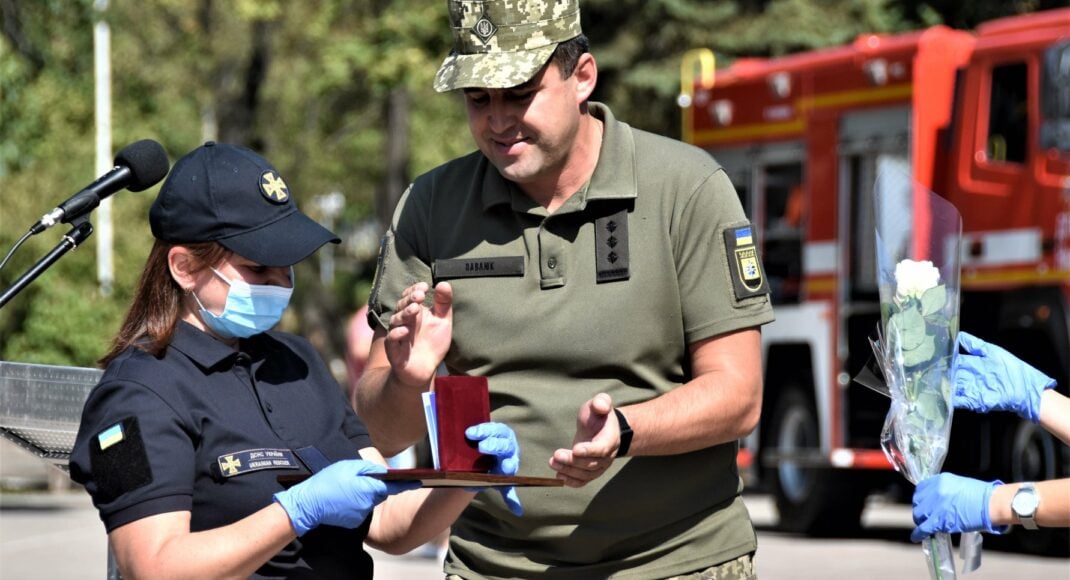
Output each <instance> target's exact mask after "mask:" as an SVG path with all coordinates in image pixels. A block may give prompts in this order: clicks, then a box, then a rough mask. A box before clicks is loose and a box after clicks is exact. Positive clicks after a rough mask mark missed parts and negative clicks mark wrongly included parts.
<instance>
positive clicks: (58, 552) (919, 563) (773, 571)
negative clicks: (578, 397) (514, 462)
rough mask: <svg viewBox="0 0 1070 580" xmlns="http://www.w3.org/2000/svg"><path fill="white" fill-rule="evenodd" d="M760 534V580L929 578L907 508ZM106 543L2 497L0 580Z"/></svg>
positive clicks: (1008, 558) (58, 572)
mask: <svg viewBox="0 0 1070 580" xmlns="http://www.w3.org/2000/svg"><path fill="white" fill-rule="evenodd" d="M746 499H747V505H748V508H749V509H750V510H751V514H752V517H753V519H754V521H755V524H756V525H757V526H758V528H759V532H758V538H759V550H758V558H757V566H758V573H759V577H760V578H763V579H768V578H772V579H777V578H790V579H793V580H794V579H810V578H812V579H826V578H837V579H838V578H864V579H866V580H869V579H883V578H887V579H900V578H918V579H924V578H926V577H927V575H926V571H925V564H924V558H923V556H922V554H921V548H920V547H919V546H917V545H915V544H911V543H910V542H909V541H908V539H907V537H908V536H909V530H910V527H911V521H910V511H909V508H907V507H906V506H902V505H885V504H881V503H879V502H874V503H872V504H871V505H870V506H869V507H868V508H867V510H866V514H865V516H864V523H865V530H864V531H863V534H862V535H861V536H860V537H857V538H839V539H812V538H802V537H798V536H793V535H789V534H782V533H779V532H776V531H773V530H772V529H771V527H770V526H771V525H772V524H773V523H775V521H776V514H775V510H774V509H773V506H772V502H771V501H770V499H769V498H768V497H765V496H748V497H747V498H746ZM106 544H107V540H106V538H105V536H104V531H103V528H102V526H101V524H100V521H99V520H98V519H97V516H96V511H95V510H94V509H93V507H92V505H91V504H90V503H89V499H88V496H86V495H85V494H84V493H82V492H79V491H73V492H68V493H62V494H40V493H35V494H10V493H8V494H2V495H0V579H3V580H36V579H41V580H64V579H83V578H104V577H105V576H106V570H107V557H106ZM374 557H375V560H376V569H377V574H376V577H377V578H378V579H380V580H420V579H432V578H442V573H441V567H440V565H439V564H438V562H436V561H433V560H429V559H426V558H422V557H419V556H418V555H416V554H410V555H406V556H400V557H399V556H389V555H386V554H382V553H374ZM965 578H968V579H969V580H986V579H993V580H1011V579H1020V578H1021V579H1025V578H1029V579H1037V580H1040V579H1051V580H1070V560H1067V559H1065V558H1046V557H1038V556H1024V555H1020V554H1013V553H1007V552H1002V551H998V550H991V549H990V550H988V551H986V552H985V555H984V565H983V566H982V567H981V569H980V570H979V571H977V572H975V573H974V574H971V575H969V576H966V577H965Z"/></svg>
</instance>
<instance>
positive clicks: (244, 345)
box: [70, 143, 520, 578]
mask: <svg viewBox="0 0 1070 580" xmlns="http://www.w3.org/2000/svg"><path fill="white" fill-rule="evenodd" d="M149 221H150V224H151V226H152V232H153V235H154V236H155V238H156V242H155V244H154V246H153V248H152V250H151V252H150V254H149V258H148V261H147V263H146V266H145V270H144V272H143V273H142V275H141V279H140V282H139V285H138V288H137V292H136V295H135V297H134V301H133V305H132V306H131V308H130V310H129V312H128V313H127V316H126V320H125V321H124V323H123V325H122V328H121V329H120V331H119V334H118V336H117V337H116V339H115V343H114V345H113V347H112V349H111V351H110V352H109V353H108V354H107V355H105V356H104V358H103V359H102V360H101V362H102V364H104V365H106V370H105V373H104V376H103V377H102V379H101V382H100V384H99V385H98V386H97V387H96V388H95V389H94V390H93V392H92V393H91V394H90V396H89V399H88V400H87V401H86V404H85V409H84V411H83V414H82V422H81V427H80V430H79V433H78V438H77V441H76V443H75V447H74V451H73V453H72V454H71V462H70V467H71V477H72V478H73V479H74V480H75V481H78V482H79V483H82V484H84V485H85V486H86V489H87V490H88V491H89V493H90V494H91V495H92V497H93V503H94V504H95V505H96V507H97V509H98V510H99V512H100V517H101V520H103V522H104V525H105V528H106V529H107V531H108V537H109V541H110V544H111V547H112V549H113V551H114V553H115V557H116V560H117V562H118V564H119V568H120V570H121V571H122V573H123V575H124V576H125V577H127V578H141V577H147V578H169V577H189V578H209V577H211V578H217V577H249V576H252V577H258V578H261V577H262V578H268V577H270V578H276V577H285V578H333V577H345V578H354V577H365V578H368V577H371V576H372V571H373V570H372V561H371V558H370V557H369V556H368V554H367V553H366V552H365V551H364V549H363V543H364V542H365V541H366V542H367V543H368V544H369V545H371V546H374V547H376V548H379V549H383V550H385V551H388V552H394V553H401V552H405V551H408V550H409V549H411V548H414V547H416V546H419V545H420V544H422V543H424V542H425V541H426V540H428V539H429V538H431V537H433V536H434V535H435V534H436V533H437V532H439V531H441V530H443V529H445V528H446V527H448V526H449V525H450V523H452V521H453V520H454V519H455V518H456V517H457V515H458V514H460V512H461V511H462V510H463V509H464V508H465V506H467V504H468V502H469V500H470V499H471V498H472V496H473V493H472V492H471V491H465V490H461V489H435V490H428V489H415V488H416V487H418V484H415V483H387V482H383V481H380V480H378V479H375V478H373V477H368V475H369V474H374V473H381V472H384V471H386V469H385V461H384V460H383V457H382V456H381V455H380V453H379V452H378V451H377V450H376V449H375V448H374V447H373V446H372V442H371V439H370V437H369V436H368V432H367V430H366V428H365V427H364V425H363V424H362V423H361V421H360V419H358V418H357V416H356V415H355V414H354V413H353V411H352V410H351V409H350V407H349V406H348V404H347V402H346V400H345V397H344V394H343V391H342V390H341V389H340V388H339V387H338V384H337V382H335V381H334V379H333V378H332V377H331V375H330V373H329V371H328V370H327V368H326V366H325V365H324V364H323V363H322V361H321V360H320V358H319V357H318V355H317V353H316V352H315V351H314V350H313V348H312V346H311V345H310V344H309V343H308V342H307V341H306V340H304V339H302V338H300V337H297V336H293V335H290V334H286V333H281V332H269V329H270V328H271V327H272V326H274V325H275V324H276V323H277V322H278V321H279V319H280V318H281V317H282V315H283V313H284V311H285V309H286V306H287V303H288V301H289V297H290V293H291V292H292V290H293V284H294V280H293V269H292V268H291V266H292V265H293V264H295V263H297V262H299V261H301V260H303V259H304V258H306V257H308V256H309V255H311V254H312V253H313V252H315V251H316V250H317V249H318V248H319V247H320V246H322V245H323V244H325V243H327V242H336V243H337V242H338V241H339V240H338V238H336V237H335V236H334V234H332V233H331V232H329V231H328V230H326V229H324V228H323V227H321V226H320V225H318V224H316V223H315V222H314V221H312V220H311V219H309V218H308V217H307V216H305V215H304V214H302V213H301V212H300V211H298V209H297V206H296V204H295V203H294V201H293V199H292V198H291V194H290V192H289V190H288V188H287V187H286V184H285V182H284V181H283V180H282V178H281V177H280V176H279V174H278V173H277V172H276V171H275V170H274V168H272V167H271V165H270V164H268V163H267V161H265V160H264V159H263V158H261V157H260V156H258V155H257V154H255V153H253V152H252V151H249V150H248V149H244V148H241V147H236V146H232V145H225V144H214V143H206V144H205V145H204V146H202V147H199V148H197V149H195V150H194V151H193V152H191V153H190V154H189V155H187V156H186V157H184V158H182V159H181V160H179V161H178V163H176V164H175V167H174V169H173V171H172V172H171V174H170V176H169V177H168V179H167V180H166V181H165V182H164V185H163V187H162V188H161V190H160V194H159V196H158V198H157V199H156V201H155V203H154V204H153V206H152V209H151V210H150V213H149ZM467 435H468V437H469V438H470V439H473V440H476V441H479V442H480V443H479V445H480V450H481V451H483V452H484V453H490V454H493V455H495V456H497V459H498V464H497V468H496V471H498V472H499V473H508V474H514V473H516V469H517V464H518V456H517V448H516V439H515V437H514V435H513V433H512V431H511V430H510V429H509V428H508V427H506V426H504V425H501V424H497V423H484V424H482V425H477V426H475V427H472V428H470V429H469V431H468V433H467ZM310 473H311V474H312V475H311V477H308V478H307V479H305V480H304V481H302V482H301V483H298V484H297V485H294V486H293V487H290V488H289V489H286V488H285V487H284V486H283V485H282V484H280V483H279V476H280V475H308V474H310ZM408 490H412V491H408ZM401 492H405V493H401ZM503 493H506V494H507V497H506V501H507V502H509V503H510V505H511V507H513V508H514V509H515V510H517V511H519V509H520V507H519V502H517V501H516V499H515V494H512V493H511V490H508V491H504V492H503ZM395 494H397V495H395ZM373 512H374V514H375V515H374V517H370V515H371V514H372V513H373Z"/></svg>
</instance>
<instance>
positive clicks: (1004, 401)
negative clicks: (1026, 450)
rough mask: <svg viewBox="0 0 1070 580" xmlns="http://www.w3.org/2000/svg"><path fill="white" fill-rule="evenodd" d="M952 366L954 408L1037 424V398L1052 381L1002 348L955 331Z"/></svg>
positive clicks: (1049, 386) (1038, 418) (1038, 405)
mask: <svg viewBox="0 0 1070 580" xmlns="http://www.w3.org/2000/svg"><path fill="white" fill-rule="evenodd" d="M959 346H961V347H962V348H963V349H965V350H966V353H967V354H963V353H961V352H960V353H959V355H958V356H957V357H956V362H955V407H956V408H959V409H969V410H970V411H977V412H979V413H987V412H988V411H1014V412H1015V413H1018V415H1019V416H1021V417H1022V418H1023V419H1029V420H1030V421H1032V422H1034V423H1037V422H1039V421H1040V395H1041V394H1043V393H1044V390H1045V389H1050V388H1052V387H1054V386H1055V379H1053V378H1051V377H1049V376H1047V375H1045V374H1044V373H1042V372H1040V371H1038V370H1037V369H1035V368H1033V367H1031V366H1029V365H1028V364H1026V363H1024V362H1022V361H1021V360H1020V359H1018V358H1017V357H1015V356H1014V355H1013V354H1011V353H1009V352H1007V351H1006V350H1003V349H1002V348H1000V347H998V346H996V345H994V344H989V343H987V342H985V341H983V340H981V339H979V338H977V337H976V336H973V335H971V334H967V333H965V332H962V331H959Z"/></svg>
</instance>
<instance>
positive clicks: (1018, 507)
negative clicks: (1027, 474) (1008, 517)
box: [1011, 483, 1040, 530]
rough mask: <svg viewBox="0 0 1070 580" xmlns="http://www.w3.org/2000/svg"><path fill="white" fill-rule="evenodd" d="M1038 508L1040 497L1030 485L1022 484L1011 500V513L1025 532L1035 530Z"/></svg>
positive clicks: (1034, 487)
mask: <svg viewBox="0 0 1070 580" xmlns="http://www.w3.org/2000/svg"><path fill="white" fill-rule="evenodd" d="M1038 507H1040V495H1039V494H1037V488H1036V486H1035V485H1033V484H1032V483H1023V484H1022V486H1021V487H1019V488H1018V491H1017V492H1015V494H1014V498H1013V499H1011V511H1013V512H1014V515H1015V517H1017V518H1018V521H1019V522H1021V523H1022V527H1024V528H1025V529H1027V530H1035V529H1037V520H1036V515H1037V508H1038Z"/></svg>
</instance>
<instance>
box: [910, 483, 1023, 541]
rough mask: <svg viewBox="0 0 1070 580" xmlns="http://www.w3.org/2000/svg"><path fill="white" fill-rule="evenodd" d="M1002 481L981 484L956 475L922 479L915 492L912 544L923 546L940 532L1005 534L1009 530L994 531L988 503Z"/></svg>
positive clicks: (998, 529)
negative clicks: (915, 525) (928, 538)
mask: <svg viewBox="0 0 1070 580" xmlns="http://www.w3.org/2000/svg"><path fill="white" fill-rule="evenodd" d="M1000 485H1003V482H1002V481H999V480H998V479H997V480H996V481H978V480H976V479H970V478H969V477H961V476H958V475H955V474H954V473H940V474H938V475H935V476H933V477H930V478H927V479H923V480H922V481H921V482H919V483H918V487H917V488H916V489H915V490H914V523H915V524H917V525H918V527H916V528H914V531H913V532H911V533H910V541H912V542H920V541H922V540H924V539H925V538H926V537H928V536H931V535H933V534H935V533H937V532H949V533H958V532H988V533H992V534H1002V533H1003V532H1005V531H1007V526H1000V527H998V528H993V527H992V518H991V517H990V516H989V514H988V500H989V499H991V497H992V490H994V489H996V487H997V486H1000Z"/></svg>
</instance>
